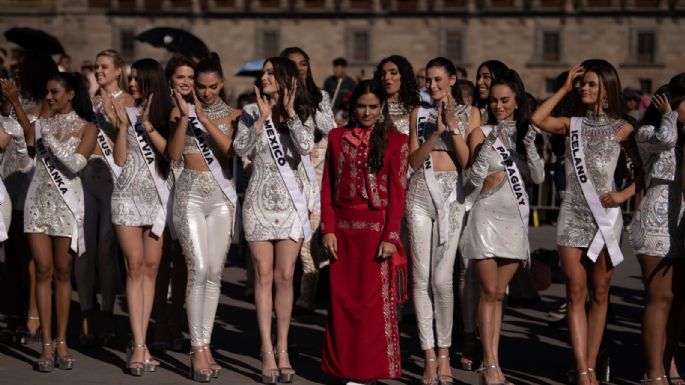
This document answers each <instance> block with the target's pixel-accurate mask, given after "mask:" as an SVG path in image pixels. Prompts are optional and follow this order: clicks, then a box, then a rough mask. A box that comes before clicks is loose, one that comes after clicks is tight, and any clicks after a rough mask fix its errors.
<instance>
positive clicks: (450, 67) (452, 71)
mask: <svg viewBox="0 0 685 385" xmlns="http://www.w3.org/2000/svg"><path fill="white" fill-rule="evenodd" d="M433 67H440V68H442V69H444V70H445V72H446V73H447V75H449V76H457V68H456V67H455V66H454V63H452V60H450V59H448V58H446V57H442V56H440V57H436V58H434V59H431V60H430V61H429V62H428V63H427V64H426V75H428V69H429V68H433ZM451 92H452V97H453V98H454V100H456V101H457V103H459V104H464V98H462V97H461V89H460V88H459V86H458V85H457V82H454V85H453V86H452V89H451Z"/></svg>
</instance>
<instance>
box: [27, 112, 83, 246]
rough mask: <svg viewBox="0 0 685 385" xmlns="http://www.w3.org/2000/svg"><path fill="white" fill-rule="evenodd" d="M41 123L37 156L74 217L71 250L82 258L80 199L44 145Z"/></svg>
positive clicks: (37, 137) (37, 130)
mask: <svg viewBox="0 0 685 385" xmlns="http://www.w3.org/2000/svg"><path fill="white" fill-rule="evenodd" d="M41 123H42V120H40V119H39V120H36V123H35V125H36V154H37V155H38V157H39V158H40V160H41V161H42V162H43V164H44V165H45V168H46V169H47V171H48V175H50V179H52V182H53V183H54V184H55V187H56V188H57V190H59V192H60V194H61V195H62V199H64V203H65V204H66V205H67V207H68V208H69V211H71V213H72V214H73V215H74V228H73V229H72V231H71V244H70V248H71V250H73V251H74V252H76V253H77V255H79V256H80V255H82V254H83V253H84V252H85V251H86V238H85V231H84V229H83V222H84V221H83V207H82V206H81V205H80V204H79V202H78V199H76V192H75V191H74V190H73V188H71V187H70V186H69V185H68V184H67V183H66V182H65V181H66V179H67V178H66V177H65V176H64V174H62V172H61V171H60V170H59V168H57V164H58V163H59V161H58V160H56V159H55V158H54V156H53V155H52V153H50V151H48V149H47V147H45V143H43V138H42V136H41ZM79 218H80V220H79Z"/></svg>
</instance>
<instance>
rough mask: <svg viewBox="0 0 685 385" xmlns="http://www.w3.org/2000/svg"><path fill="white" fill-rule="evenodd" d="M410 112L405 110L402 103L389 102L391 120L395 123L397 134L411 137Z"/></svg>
mask: <svg viewBox="0 0 685 385" xmlns="http://www.w3.org/2000/svg"><path fill="white" fill-rule="evenodd" d="M410 112H411V111H407V109H406V108H404V104H402V102H390V101H389V102H388V115H390V119H392V121H393V123H395V129H396V130H397V132H401V133H403V134H404V135H409V117H410V115H411V114H410Z"/></svg>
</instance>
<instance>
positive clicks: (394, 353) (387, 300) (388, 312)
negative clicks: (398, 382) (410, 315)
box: [381, 261, 400, 377]
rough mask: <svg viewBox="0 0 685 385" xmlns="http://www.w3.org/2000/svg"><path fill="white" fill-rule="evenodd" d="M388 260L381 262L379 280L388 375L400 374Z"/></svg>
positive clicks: (398, 346)
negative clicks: (380, 283)
mask: <svg viewBox="0 0 685 385" xmlns="http://www.w3.org/2000/svg"><path fill="white" fill-rule="evenodd" d="M389 265H390V262H389V261H384V262H382V263H381V282H382V288H381V291H382V296H383V320H384V322H385V325H384V332H385V340H386V343H387V347H388V350H387V354H388V373H389V374H390V377H399V376H400V359H399V357H400V344H399V334H398V330H397V314H396V309H397V307H396V306H395V299H394V298H393V294H392V292H391V290H390V285H391V284H392V282H390V266H389Z"/></svg>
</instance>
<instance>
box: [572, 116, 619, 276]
mask: <svg viewBox="0 0 685 385" xmlns="http://www.w3.org/2000/svg"><path fill="white" fill-rule="evenodd" d="M582 122H583V120H582V118H572V119H571V132H570V133H569V135H570V138H569V142H570V144H571V158H572V159H573V169H574V170H575V171H576V177H578V182H579V183H580V188H581V189H582V190H583V195H584V196H585V201H586V202H587V204H588V206H589V207H590V211H592V216H593V217H594V218H595V222H596V223H597V227H599V230H597V234H595V237H594V239H593V240H592V243H591V244H590V248H589V249H588V252H587V256H588V258H590V259H591V260H592V261H593V262H596V261H597V256H598V255H599V253H600V252H601V251H602V249H603V248H604V245H605V244H606V246H607V250H608V251H609V257H610V258H611V264H612V265H613V266H616V265H618V264H619V263H621V262H622V261H623V253H622V252H621V247H620V246H619V244H618V240H617V239H616V235H615V234H614V224H615V223H616V221H617V220H618V216H619V215H621V209H620V208H619V207H612V208H610V209H608V210H607V209H605V208H604V207H602V203H601V202H600V201H599V196H597V191H595V186H594V185H593V184H592V181H591V180H590V177H589V176H588V174H587V166H586V165H585V154H584V153H583V142H582V135H581V128H582Z"/></svg>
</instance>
